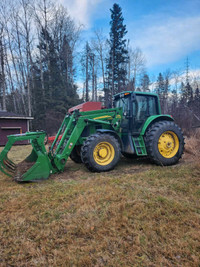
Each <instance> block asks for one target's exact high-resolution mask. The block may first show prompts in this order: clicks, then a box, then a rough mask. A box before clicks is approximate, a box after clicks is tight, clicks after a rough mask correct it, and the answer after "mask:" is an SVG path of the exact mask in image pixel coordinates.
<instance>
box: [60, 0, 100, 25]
mask: <svg viewBox="0 0 200 267" xmlns="http://www.w3.org/2000/svg"><path fill="white" fill-rule="evenodd" d="M103 1H104V0H60V3H62V4H63V5H64V6H65V7H67V9H68V11H69V14H70V16H71V17H72V18H74V19H75V21H77V22H78V23H80V24H83V25H84V26H85V27H86V28H89V27H90V19H91V16H92V15H93V14H94V12H95V10H96V8H97V6H98V4H99V3H101V2H103Z"/></svg>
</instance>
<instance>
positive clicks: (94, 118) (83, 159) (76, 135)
mask: <svg viewBox="0 0 200 267" xmlns="http://www.w3.org/2000/svg"><path fill="white" fill-rule="evenodd" d="M113 104H114V108H111V109H101V110H99V109H98V110H93V111H85V112H80V111H79V110H78V109H73V112H72V113H68V114H67V115H66V116H65V118H64V120H63V122H62V125H61V127H60V129H59V131H58V133H57V135H56V137H55V139H54V142H53V143H52V145H51V147H50V148H49V151H48V152H47V151H46V148H45V145H44V139H45V136H46V133H45V132H42V131H41V132H27V133H25V134H20V135H10V136H8V142H7V144H6V146H5V148H4V149H3V151H2V152H1V154H0V170H1V171H2V172H3V173H5V174H7V175H8V176H12V177H13V178H14V180H16V181H18V182H23V181H34V180H41V179H47V178H48V177H49V175H50V174H52V173H58V172H62V171H63V170H64V167H65V164H66V162H67V160H68V157H70V158H71V159H72V160H73V161H75V162H77V163H84V164H85V166H86V167H87V168H88V169H89V170H90V171H95V172H105V171H109V170H111V169H113V168H114V167H115V165H116V164H117V163H118V161H119V159H120V156H121V154H123V155H124V156H125V157H128V158H132V157H136V156H138V157H141V156H147V157H149V158H150V160H151V161H153V162H154V163H156V164H159V165H163V166H167V165H172V164H175V163H177V162H178V160H179V159H180V158H181V156H182V154H183V149H184V138H183V134H182V132H181V129H180V128H179V127H178V126H177V125H176V124H175V123H174V121H173V118H172V117H171V116H170V115H162V114H161V109H160V103H159V99H158V96H157V95H156V94H152V93H142V92H122V93H119V94H117V95H115V96H114V103H113ZM21 140H30V143H31V145H32V147H33V148H32V152H31V154H30V155H29V156H28V157H27V158H26V159H25V160H24V161H22V162H21V163H19V164H18V165H16V164H15V163H14V162H12V161H11V160H10V159H8V152H9V150H10V149H11V147H12V145H13V144H14V143H15V142H16V141H21Z"/></svg>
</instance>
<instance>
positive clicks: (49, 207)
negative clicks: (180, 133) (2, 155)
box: [0, 137, 200, 267]
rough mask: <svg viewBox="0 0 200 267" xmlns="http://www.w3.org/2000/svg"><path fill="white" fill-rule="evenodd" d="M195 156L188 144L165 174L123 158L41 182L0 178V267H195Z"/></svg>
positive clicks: (199, 181) (198, 229) (199, 226)
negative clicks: (103, 168)
mask: <svg viewBox="0 0 200 267" xmlns="http://www.w3.org/2000/svg"><path fill="white" fill-rule="evenodd" d="M29 151H30V147H29V146H24V147H22V146H20V147H19V146H18V147H14V148H13V150H12V151H11V157H12V158H13V159H16V158H22V157H23V156H24V155H25V154H27V153H28V152H29ZM199 154H200V143H199V141H198V139H197V138H195V137H193V138H191V139H189V140H187V145H186V153H185V155H184V157H183V159H182V160H181V161H180V163H179V164H177V165H176V166H171V167H159V166H156V165H152V164H150V163H149V161H148V160H146V159H140V160H128V159H125V158H122V159H121V161H120V163H119V164H118V166H117V167H116V168H115V170H113V171H111V172H108V173H90V172H89V171H88V170H87V169H86V168H85V167H84V166H83V165H82V164H80V165H79V164H76V163H74V162H72V161H70V160H69V162H68V163H67V164H66V169H65V172H64V173H61V174H58V175H52V176H51V177H50V178H49V179H48V180H46V181H42V182H37V183H22V184H18V183H16V182H14V181H12V180H11V179H10V178H8V177H6V176H5V175H3V174H0V237H1V238H0V266H28V267H30V266H96V267H97V266H199V265H200V201H199V200H200V161H199Z"/></svg>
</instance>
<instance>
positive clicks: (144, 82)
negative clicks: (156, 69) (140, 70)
mask: <svg viewBox="0 0 200 267" xmlns="http://www.w3.org/2000/svg"><path fill="white" fill-rule="evenodd" d="M149 85H150V79H149V76H148V75H147V74H146V73H145V74H143V76H142V78H141V89H142V91H143V92H146V91H148V90H149Z"/></svg>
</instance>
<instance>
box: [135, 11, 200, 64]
mask: <svg viewBox="0 0 200 267" xmlns="http://www.w3.org/2000/svg"><path fill="white" fill-rule="evenodd" d="M152 21H153V25H152V24H151V18H150V17H149V18H148V19H144V21H143V22H142V23H140V25H143V26H140V27H138V28H137V30H136V29H135V27H134V29H133V33H132V35H133V34H134V45H137V46H139V47H140V48H141V49H142V51H143V52H144V54H145V56H146V58H147V64H148V66H154V65H157V64H164V63H171V62H175V61H176V60H179V59H180V58H181V57H183V56H185V57H186V56H187V55H188V54H189V53H190V52H192V51H196V50H199V47H200V46H199V44H200V34H199V29H200V16H196V17H183V18H172V17H171V18H168V19H167V18H165V19H164V20H163V18H162V19H161V20H160V21H159V19H158V20H155V18H154V20H152ZM141 27H142V28H141Z"/></svg>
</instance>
